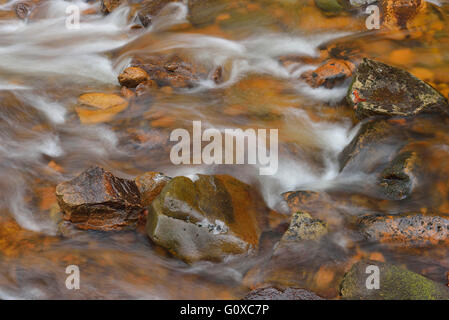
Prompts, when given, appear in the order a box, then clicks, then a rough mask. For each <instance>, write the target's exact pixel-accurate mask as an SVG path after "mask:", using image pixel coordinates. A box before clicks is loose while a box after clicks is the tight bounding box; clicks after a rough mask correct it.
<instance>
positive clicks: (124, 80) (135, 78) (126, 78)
mask: <svg viewBox="0 0 449 320" xmlns="http://www.w3.org/2000/svg"><path fill="white" fill-rule="evenodd" d="M149 79H150V77H149V76H148V73H146V71H145V70H143V69H142V68H138V67H129V68H126V69H125V70H123V72H122V73H121V74H120V75H119V76H118V81H119V83H120V84H121V85H122V86H125V87H128V88H135V87H137V86H138V85H139V84H140V83H142V82H145V81H147V80H149Z"/></svg>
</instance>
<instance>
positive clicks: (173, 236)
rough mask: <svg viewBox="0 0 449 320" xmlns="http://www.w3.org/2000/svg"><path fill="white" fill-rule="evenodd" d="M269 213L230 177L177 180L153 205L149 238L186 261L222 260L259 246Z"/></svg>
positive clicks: (249, 189) (258, 200)
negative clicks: (266, 215) (266, 214)
mask: <svg viewBox="0 0 449 320" xmlns="http://www.w3.org/2000/svg"><path fill="white" fill-rule="evenodd" d="M267 212H268V209H267V208H266V207H265V205H264V203H263V201H262V199H261V198H260V197H259V196H258V195H257V194H256V193H255V192H254V190H252V189H251V188H250V187H249V186H248V185H246V184H244V183H242V182H240V181H238V180H237V179H234V178H232V177H230V176H226V175H225V176H223V175H216V176H207V175H198V178H197V179H195V181H192V180H191V179H189V178H186V177H176V178H173V179H172V180H171V181H170V182H168V183H167V185H166V186H165V187H164V189H163V190H162V192H161V193H160V195H159V196H158V197H157V198H156V199H154V201H153V202H152V203H151V206H150V207H149V213H148V218H147V225H146V230H147V234H148V236H149V237H150V239H151V240H152V241H153V242H155V243H156V244H158V245H160V246H162V247H164V248H166V249H167V250H168V251H169V252H171V253H172V254H174V255H175V256H177V257H179V258H181V259H182V260H184V261H186V262H188V263H193V262H196V261H200V260H209V261H221V260H223V259H224V258H225V257H227V256H229V255H235V254H244V253H247V252H249V251H251V250H255V249H257V247H258V243H259V237H260V234H261V228H262V225H263V224H264V220H265V218H264V217H265V215H264V213H267Z"/></svg>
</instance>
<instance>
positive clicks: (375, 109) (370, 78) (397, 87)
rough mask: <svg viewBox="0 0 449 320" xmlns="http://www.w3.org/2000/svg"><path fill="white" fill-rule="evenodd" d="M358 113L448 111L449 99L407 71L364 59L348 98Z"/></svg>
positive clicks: (383, 113) (365, 116) (390, 114)
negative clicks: (448, 101)
mask: <svg viewBox="0 0 449 320" xmlns="http://www.w3.org/2000/svg"><path fill="white" fill-rule="evenodd" d="M347 99H348V101H349V103H350V104H351V105H352V106H353V107H354V109H355V111H356V116H357V117H358V118H359V119H364V118H367V117H370V116H388V117H391V116H414V115H417V114H419V113H433V112H441V113H444V114H448V111H449V106H448V103H447V100H446V98H445V97H444V96H443V95H441V94H440V93H439V92H438V91H436V90H435V89H434V88H433V87H431V86H430V85H429V84H427V83H425V82H424V81H421V80H419V79H418V78H416V77H415V76H413V75H411V74H410V73H408V72H407V71H405V70H401V69H399V68H395V67H392V66H389V65H386V64H384V63H381V62H378V61H374V60H369V59H364V60H363V62H362V63H361V64H360V65H359V67H358V68H357V71H356V73H355V76H354V81H353V83H352V84H351V86H350V88H349V92H348V97H347Z"/></svg>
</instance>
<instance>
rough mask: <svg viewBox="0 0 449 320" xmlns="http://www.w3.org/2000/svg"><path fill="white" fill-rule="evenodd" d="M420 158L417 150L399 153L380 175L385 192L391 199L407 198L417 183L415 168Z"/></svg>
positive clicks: (381, 185) (382, 188)
mask: <svg viewBox="0 0 449 320" xmlns="http://www.w3.org/2000/svg"><path fill="white" fill-rule="evenodd" d="M417 162H418V158H417V154H416V152H411V151H406V152H403V153H400V154H399V155H397V156H396V157H395V158H394V159H393V161H392V162H391V163H390V164H389V165H388V167H387V168H385V169H384V170H383V171H382V172H381V174H380V177H379V181H378V183H379V186H380V187H381V190H382V192H383V194H385V195H386V196H387V198H388V199H391V200H402V199H405V198H407V197H408V196H409V195H410V194H411V192H412V191H413V186H414V185H416V181H415V180H416V178H415V174H414V170H415V168H416V166H417Z"/></svg>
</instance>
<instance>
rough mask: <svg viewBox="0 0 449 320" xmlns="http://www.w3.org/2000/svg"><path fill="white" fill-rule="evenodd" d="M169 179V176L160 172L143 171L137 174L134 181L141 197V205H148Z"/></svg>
mask: <svg viewBox="0 0 449 320" xmlns="http://www.w3.org/2000/svg"><path fill="white" fill-rule="evenodd" d="M169 181H170V178H169V177H167V176H166V175H164V174H163V173H160V172H145V173H144V174H142V175H140V176H138V177H137V178H136V179H135V182H136V185H137V188H138V189H139V192H140V195H141V198H142V205H143V206H145V207H146V206H149V205H150V204H151V202H153V200H154V199H155V198H156V197H157V196H158V195H159V194H160V193H161V191H162V189H163V188H164V187H165V185H166V184H167V183H168V182H169Z"/></svg>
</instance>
